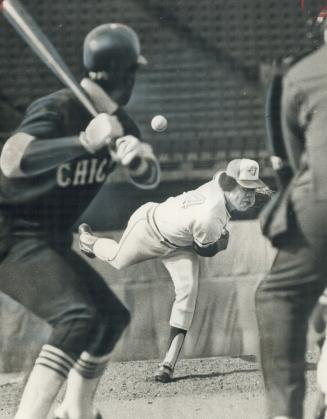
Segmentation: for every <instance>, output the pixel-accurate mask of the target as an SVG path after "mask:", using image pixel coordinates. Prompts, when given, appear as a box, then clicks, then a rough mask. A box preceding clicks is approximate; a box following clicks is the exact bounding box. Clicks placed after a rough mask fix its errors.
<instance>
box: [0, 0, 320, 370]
mask: <svg viewBox="0 0 327 419" xmlns="http://www.w3.org/2000/svg"><path fill="white" fill-rule="evenodd" d="M24 4H25V5H26V6H27V8H28V9H29V11H30V12H31V13H32V14H33V16H34V17H35V19H36V20H37V22H38V23H39V24H40V26H41V27H42V29H43V30H44V31H45V32H46V34H47V35H48V36H49V37H50V39H51V40H52V41H53V43H54V44H55V46H56V47H57V48H58V50H59V51H60V53H61V54H62V55H63V57H64V59H65V60H66V61H67V63H68V65H69V66H70V67H71V68H72V70H73V73H74V74H75V75H76V76H82V73H83V70H82V62H81V57H82V55H81V50H82V43H83V39H84V37H85V35H86V34H87V32H88V31H89V30H90V29H92V28H93V27H95V26H96V25H99V24H101V23H105V22H120V23H125V24H128V25H130V26H131V27H133V28H134V29H135V30H136V31H137V32H138V34H139V36H140V40H141V44H142V51H143V54H144V55H145V56H146V58H147V60H148V63H149V64H148V66H147V67H146V68H145V69H143V70H141V71H140V73H139V75H138V79H137V83H136V88H135V91H134V94H133V97H132V100H131V102H130V104H129V105H128V107H127V109H128V110H129V112H130V114H131V115H132V116H133V117H134V118H135V120H136V121H137V122H138V123H139V125H140V128H141V130H142V132H143V138H144V140H146V141H149V142H150V143H151V144H152V145H153V147H154V150H155V152H156V154H157V155H158V156H159V159H160V162H161V166H162V170H163V174H162V183H161V185H160V186H159V188H158V189H156V190H155V191H146V192H144V191H140V190H136V189H134V188H133V187H131V186H129V185H128V184H126V183H125V180H124V177H123V175H115V177H114V179H113V180H112V182H111V183H110V184H107V185H105V187H104V188H103V190H102V192H101V193H100V194H99V196H98V197H97V198H96V200H95V201H94V202H93V204H92V205H91V207H90V209H89V210H88V212H87V213H86V214H85V216H84V220H86V221H89V222H90V223H91V224H92V226H93V228H94V229H95V230H105V231H107V230H117V229H120V228H122V227H123V226H124V224H125V223H126V220H127V218H128V216H129V215H130V213H131V212H132V211H133V210H134V209H135V208H136V207H137V206H138V205H140V204H141V203H143V202H146V201H149V200H154V201H161V200H163V199H165V198H166V197H167V196H169V195H171V194H175V193H179V192H182V191H183V190H186V189H190V188H193V187H196V186H197V185H198V184H199V183H201V182H203V181H206V180H208V179H210V177H211V176H212V174H213V173H214V171H215V170H217V169H219V168H221V167H223V166H224V165H225V163H226V161H228V160H230V159H232V158H235V157H242V156H246V157H249V158H254V159H256V160H258V161H259V163H260V165H261V167H262V173H261V174H262V177H263V178H264V179H265V180H266V181H267V182H268V184H273V179H272V172H271V168H270V165H269V162H268V159H267V152H266V150H265V130H264V93H265V89H266V86H267V83H268V82H269V79H270V77H271V72H272V63H273V62H274V60H277V59H279V58H281V57H285V56H290V55H297V54H299V53H303V52H304V51H305V50H307V49H309V48H311V47H312V43H313V42H312V39H310V38H309V37H308V36H307V35H306V28H305V25H304V20H305V16H304V13H303V10H301V7H300V1H297V0H280V1H279V2H276V1H268V0H266V1H262V0H201V1H198V0H164V1H163V0H123V1H122V0H111V1H110V2H109V1H107V0H93V1H92V2H81V1H79V0H70V1H69V2H67V1H65V0H57V1H53V2H50V1H42V2H40V1H38V0H26V1H25V2H24ZM0 57H1V59H0V60H1V61H0V62H1V65H0V80H1V81H0V115H1V117H0V137H1V138H2V139H3V138H6V137H8V135H9V134H10V132H11V131H12V130H13V129H14V128H15V126H16V125H17V124H18V122H19V121H20V118H21V116H22V113H23V111H24V109H25V108H26V106H27V105H28V104H29V103H30V102H31V101H32V100H33V99H35V98H37V97H39V96H41V95H44V94H47V93H50V92H51V91H53V90H54V89H57V88H60V87H61V85H60V83H59V82H58V81H57V80H56V79H55V78H54V76H52V75H51V74H50V73H49V71H48V70H47V69H46V68H45V67H44V65H43V64H41V63H40V62H39V60H38V59H37V58H36V57H34V55H33V54H32V53H31V51H30V49H29V48H28V47H27V46H26V45H25V44H24V43H23V42H22V41H21V39H20V38H19V37H18V36H17V35H16V33H15V32H14V31H13V30H12V29H11V28H10V27H9V25H8V24H7V23H6V22H5V21H4V20H3V19H1V24H0ZM156 114H163V115H165V116H166V117H167V119H168V124H169V125H168V130H167V131H166V132H165V133H154V132H153V131H152V130H151V128H150V121H151V119H152V117H153V116H154V115H156ZM260 204H261V203H260V200H258V205H257V208H256V209H255V210H254V211H252V213H251V214H250V218H255V216H256V214H257V211H258V207H259V206H260ZM233 229H234V230H235V236H236V240H234V241H233V242H232V243H231V246H230V249H229V250H228V253H227V256H222V257H220V258H218V257H216V258H214V259H213V261H210V262H208V261H205V262H203V272H204V273H205V274H204V275H203V276H204V279H203V282H204V284H205V286H204V288H205V289H206V291H201V292H203V293H204V294H205V295H206V297H203V301H207V300H206V298H207V297H209V296H210V294H211V297H212V296H213V295H215V296H216V297H217V298H213V297H212V298H211V300H210V304H209V303H208V304H209V306H208V307H210V310H211V315H210V319H209V321H207V322H206V323H207V324H209V326H208V327H207V326H205V328H204V329H203V326H201V325H200V324H199V326H198V329H197V330H198V332H199V333H200V332H201V334H202V336H203V335H206V336H208V335H209V333H213V331H215V330H217V331H218V330H223V331H225V332H224V333H222V334H223V337H222V336H220V335H219V339H218V337H217V335H215V336H216V339H215V340H214V341H212V342H211V343H210V344H208V342H207V343H206V344H204V342H206V339H207V337H204V338H203V339H204V340H203V341H201V342H202V346H201V345H200V347H201V349H200V348H199V347H198V350H197V351H195V352H194V350H193V349H192V348H194V345H195V343H196V342H199V341H198V339H199V333H195V332H194V340H193V341H192V339H191V340H190V343H189V346H186V355H187V356H195V355H197V356H198V355H212V354H221V353H230V352H233V353H235V354H236V353H244V352H246V353H249V352H253V351H254V345H252V344H250V345H248V344H246V343H244V339H245V338H244V333H243V332H242V325H241V324H240V322H239V319H240V316H242V313H244V310H245V311H246V310H248V311H247V314H248V317H249V318H250V319H251V318H252V315H253V313H252V311H251V310H252V307H251V298H252V296H253V288H254V284H255V283H256V281H257V280H258V279H259V277H260V275H262V274H263V273H264V271H265V270H266V269H268V267H269V263H270V261H271V257H272V255H273V250H272V249H271V248H269V245H268V244H267V243H266V242H265V241H264V240H263V239H262V237H261V236H260V233H259V231H258V227H257V222H256V221H250V222H247V223H246V225H245V224H244V221H243V222H236V223H235V224H234V225H233ZM117 234H119V233H117ZM258 248H259V250H258ZM244 249H247V253H244ZM240 252H241V257H240V256H239V255H240ZM249 255H250V256H249ZM249 261H252V262H253V263H250V262H249ZM213 264H214V265H213ZM213 266H215V267H219V268H217V269H213ZM99 269H101V270H102V271H103V272H104V275H105V276H106V277H108V281H109V282H110V283H111V284H112V286H113V287H114V288H115V289H116V290H117V292H118V294H119V295H120V296H121V297H122V299H123V300H124V301H125V302H126V304H127V305H128V306H129V308H131V309H132V312H133V316H134V319H135V320H133V322H134V323H132V325H131V327H130V328H129V331H128V332H127V336H125V338H124V339H129V341H128V342H129V348H130V351H129V352H128V354H127V353H125V354H124V353H123V352H122V351H123V348H124V346H123V344H124V342H126V340H123V341H122V343H121V348H120V352H119V353H120V355H117V359H130V358H131V354H132V353H134V358H136V359H140V358H147V357H159V356H160V355H161V354H162V350H163V349H162V348H163V346H164V339H165V337H166V336H165V331H164V330H163V329H162V333H161V327H162V328H164V323H162V322H161V320H162V318H163V319H164V320H165V321H166V320H167V318H168V317H167V316H168V313H169V305H168V304H167V303H166V300H167V301H168V295H169V296H170V298H171V296H172V294H171V290H172V287H171V283H170V282H169V280H168V276H167V273H166V272H165V270H164V268H163V267H162V266H161V265H160V263H159V262H154V263H149V264H144V265H142V266H141V268H137V269H133V270H131V271H128V270H126V272H124V274H119V275H117V273H115V272H113V271H112V270H110V269H109V268H107V267H105V268H104V267H103V266H102V267H101V266H99ZM213 272H214V273H213ZM122 277H123V278H122ZM222 277H223V278H222ZM140 278H141V281H140ZM154 278H157V279H156V281H159V282H154ZM158 278H159V279H158ZM240 278H242V279H243V280H244V281H240V280H239V279H240ZM212 280H214V284H215V285H212V283H211V282H212ZM218 280H219V281H218ZM231 284H232V285H231ZM236 284H238V285H236ZM244 284H247V286H245V285H244ZM206 287H207V288H206ZM213 289H214V294H212V292H213ZM228 290H229V291H230V292H228ZM165 293H166V294H165ZM162 295H166V296H167V298H166V300H165V301H164V303H163V301H162V299H163V297H162ZM224 295H226V296H228V298H227V297H226V298H225V297H223V296H224ZM219 296H220V297H219ZM219 298H220V300H222V301H220V302H219V301H218V300H219ZM227 301H228V303H227ZM1 302H2V304H1V308H0V310H1V312H0V328H1V329H0V335H1V336H2V339H1V344H0V349H1V353H2V359H1V362H0V368H1V369H2V370H11V369H12V368H14V367H15V368H20V367H21V366H22V365H23V364H24V361H23V359H24V357H25V353H24V352H25V350H26V352H27V353H28V354H32V353H33V350H31V349H30V348H31V347H33V345H32V340H33V339H34V338H35V340H36V342H37V344H38V343H39V342H40V341H41V340H42V338H43V337H44V336H45V335H46V334H47V333H48V330H47V328H46V327H43V326H42V328H38V332H37V333H36V332H35V331H34V332H33V336H32V335H31V334H32V327H31V326H32V324H35V323H38V320H36V319H34V318H32V317H31V316H30V315H28V314H26V313H25V312H24V311H23V310H22V309H21V308H20V307H18V306H17V305H16V304H14V303H12V302H11V301H9V299H7V298H6V297H4V296H1ZM218 303H219V304H218ZM161 305H164V306H165V307H164V309H163V308H162V306H161ZM203 306H205V304H203ZM143 309H144V310H143ZM142 310H143V311H142ZM210 310H209V311H210ZM160 311H161V313H162V315H160ZM200 317H201V316H200ZM217 318H218V319H222V318H225V319H226V321H225V322H224V321H223V320H221V321H218V320H217ZM243 318H244V317H243ZM145 319H148V320H149V319H151V321H148V320H147V321H145ZM215 319H216V320H215ZM231 319H232V320H231ZM159 320H160V321H159ZM247 327H248V326H247ZM250 329H251V328H250ZM33 330H34V329H33ZM254 331H255V326H254V325H253V327H252V329H251V330H250V335H251V338H253V336H254V333H255V332H254ZM234 332H235V333H236V334H235V333H234ZM35 333H36V335H37V336H36V335H35ZM233 333H234V334H233ZM137 336H147V337H148V338H149V340H150V343H149V350H148V351H145V352H143V353H141V352H140V351H139V347H137V349H135V348H133V347H130V345H133V342H136V341H138V338H137ZM231 336H234V337H233V338H231ZM201 339H202V338H201ZM226 339H229V341H228V342H227V343H226ZM218 340H219V342H220V343H217V341H218ZM245 340H246V339H245ZM22 342H23V343H22ZM37 344H36V345H37ZM1 346H2V348H1ZM125 347H126V346H125ZM27 348H29V349H27ZM188 348H189V349H188ZM22 354H23V355H24V356H21V355H22ZM30 356H32V355H29V356H28V357H30Z"/></svg>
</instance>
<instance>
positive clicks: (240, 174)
mask: <svg viewBox="0 0 327 419" xmlns="http://www.w3.org/2000/svg"><path fill="white" fill-rule="evenodd" d="M225 173H226V174H227V175H228V176H230V177H232V178H234V179H235V180H236V182H237V183H238V184H239V185H241V186H242V187H243V188H249V189H257V188H264V187H265V186H266V185H265V183H264V182H263V181H262V180H261V179H259V164H258V163H257V162H256V161H255V160H251V159H234V160H231V161H230V162H229V163H228V165H227V168H226V171H225Z"/></svg>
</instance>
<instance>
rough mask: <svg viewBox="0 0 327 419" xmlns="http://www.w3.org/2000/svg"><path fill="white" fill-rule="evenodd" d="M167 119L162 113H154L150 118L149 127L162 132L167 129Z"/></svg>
mask: <svg viewBox="0 0 327 419" xmlns="http://www.w3.org/2000/svg"><path fill="white" fill-rule="evenodd" d="M167 125H168V122H167V119H166V118H165V117H164V116H162V115H156V116H154V117H153V118H152V121H151V127H152V129H153V130H154V131H157V132H163V131H165V130H166V129H167Z"/></svg>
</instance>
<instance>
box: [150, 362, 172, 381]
mask: <svg viewBox="0 0 327 419" xmlns="http://www.w3.org/2000/svg"><path fill="white" fill-rule="evenodd" d="M173 375H174V368H173V367H172V365H171V364H169V362H164V363H163V364H160V365H159V368H158V369H157V371H156V373H155V374H154V379H155V380H156V381H160V383H170V382H171V381H172V380H173Z"/></svg>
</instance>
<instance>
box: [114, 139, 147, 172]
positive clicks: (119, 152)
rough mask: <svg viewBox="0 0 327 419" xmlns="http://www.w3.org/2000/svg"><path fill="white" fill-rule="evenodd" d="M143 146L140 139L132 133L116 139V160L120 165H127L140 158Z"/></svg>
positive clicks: (141, 157)
mask: <svg viewBox="0 0 327 419" xmlns="http://www.w3.org/2000/svg"><path fill="white" fill-rule="evenodd" d="M143 156H144V147H143V143H141V141H140V140H139V139H138V138H136V137H134V136H133V135H126V136H124V137H121V138H118V139H117V141H116V160H117V161H118V162H119V163H120V164H121V165H122V166H125V167H127V166H129V165H130V164H131V162H132V161H135V160H136V159H138V160H142V159H143Z"/></svg>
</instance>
